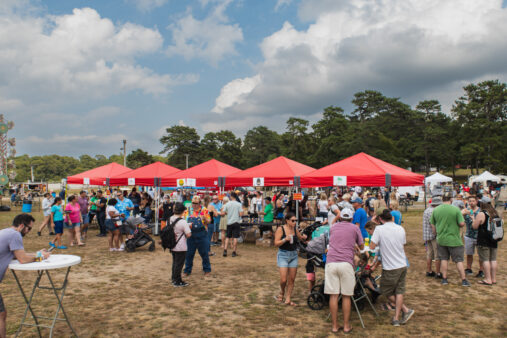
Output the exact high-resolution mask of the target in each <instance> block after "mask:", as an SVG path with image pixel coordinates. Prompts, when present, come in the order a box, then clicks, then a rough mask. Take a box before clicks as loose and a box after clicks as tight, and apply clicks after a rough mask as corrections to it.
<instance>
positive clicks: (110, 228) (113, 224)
mask: <svg viewBox="0 0 507 338" xmlns="http://www.w3.org/2000/svg"><path fill="white" fill-rule="evenodd" d="M116 203H118V201H117V200H116V198H111V199H110V200H109V201H108V202H107V207H106V230H107V241H108V242H109V251H123V250H120V227H119V226H118V224H117V222H118V221H119V220H120V214H119V213H118V210H116V208H115V207H114V206H115V205H116Z"/></svg>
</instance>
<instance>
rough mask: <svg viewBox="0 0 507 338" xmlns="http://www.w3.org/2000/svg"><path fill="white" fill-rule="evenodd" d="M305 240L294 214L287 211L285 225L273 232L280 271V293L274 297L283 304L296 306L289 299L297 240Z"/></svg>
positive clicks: (295, 262)
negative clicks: (297, 226)
mask: <svg viewBox="0 0 507 338" xmlns="http://www.w3.org/2000/svg"><path fill="white" fill-rule="evenodd" d="M298 240H300V241H305V240H306V235H303V236H301V234H300V233H299V230H298V229H297V228H296V215H294V214H293V213H292V212H288V213H287V214H286V215H285V225H283V226H280V227H278V229H276V232H275V246H277V247H278V254H277V265H278V268H279V271H280V294H279V295H278V297H277V298H276V300H277V301H278V302H283V301H284V297H285V302H284V304H285V305H290V306H296V304H295V303H294V302H292V301H291V297H292V291H293V290H294V281H295V279H296V273H297V269H298V251H297V242H298Z"/></svg>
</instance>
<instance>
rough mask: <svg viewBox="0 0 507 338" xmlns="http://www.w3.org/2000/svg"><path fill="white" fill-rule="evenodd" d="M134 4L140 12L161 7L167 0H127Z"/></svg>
mask: <svg viewBox="0 0 507 338" xmlns="http://www.w3.org/2000/svg"><path fill="white" fill-rule="evenodd" d="M127 1H128V2H131V3H133V4H135V5H136V7H137V9H138V10H140V11H141V12H145V13H146V12H149V11H152V10H154V9H155V8H158V7H162V6H164V5H165V4H166V3H167V0H127Z"/></svg>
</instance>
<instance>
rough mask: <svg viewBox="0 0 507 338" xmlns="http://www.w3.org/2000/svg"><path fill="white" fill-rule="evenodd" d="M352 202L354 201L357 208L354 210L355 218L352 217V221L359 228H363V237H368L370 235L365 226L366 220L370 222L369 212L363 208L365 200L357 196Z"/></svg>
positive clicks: (353, 203) (353, 204)
mask: <svg viewBox="0 0 507 338" xmlns="http://www.w3.org/2000/svg"><path fill="white" fill-rule="evenodd" d="M350 202H351V203H352V206H353V207H354V209H355V210H356V211H355V212H354V218H353V219H352V223H354V224H355V225H357V226H358V227H359V229H360V230H361V234H363V238H366V237H368V232H367V231H366V229H365V228H364V225H365V224H366V222H368V214H366V210H364V209H363V208H362V206H363V200H362V199H361V198H359V197H357V198H355V199H353V200H352V201H350Z"/></svg>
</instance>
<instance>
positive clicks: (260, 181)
mask: <svg viewBox="0 0 507 338" xmlns="http://www.w3.org/2000/svg"><path fill="white" fill-rule="evenodd" d="M252 186H254V187H263V186H264V177H254V179H253V183H252Z"/></svg>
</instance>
